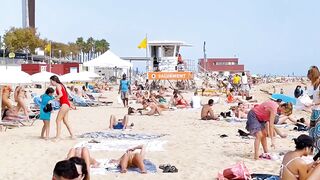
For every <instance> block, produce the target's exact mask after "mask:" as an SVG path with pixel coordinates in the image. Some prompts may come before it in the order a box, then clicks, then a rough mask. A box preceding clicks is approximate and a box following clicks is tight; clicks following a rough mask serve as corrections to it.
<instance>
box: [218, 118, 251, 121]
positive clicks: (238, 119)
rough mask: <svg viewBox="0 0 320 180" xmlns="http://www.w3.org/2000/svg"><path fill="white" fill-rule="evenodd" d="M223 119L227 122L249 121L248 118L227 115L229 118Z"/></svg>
mask: <svg viewBox="0 0 320 180" xmlns="http://www.w3.org/2000/svg"><path fill="white" fill-rule="evenodd" d="M223 120H225V121H227V122H247V121H248V119H241V118H237V117H227V118H224V119H223Z"/></svg>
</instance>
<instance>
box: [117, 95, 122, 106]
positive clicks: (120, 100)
mask: <svg viewBox="0 0 320 180" xmlns="http://www.w3.org/2000/svg"><path fill="white" fill-rule="evenodd" d="M117 102H118V104H122V99H121V96H120V95H119V96H118V97H117Z"/></svg>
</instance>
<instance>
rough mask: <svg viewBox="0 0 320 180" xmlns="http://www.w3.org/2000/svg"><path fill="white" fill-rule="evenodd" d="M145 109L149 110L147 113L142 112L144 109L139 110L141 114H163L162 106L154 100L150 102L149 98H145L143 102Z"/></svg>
mask: <svg viewBox="0 0 320 180" xmlns="http://www.w3.org/2000/svg"><path fill="white" fill-rule="evenodd" d="M142 106H143V109H146V110H148V112H147V113H145V114H144V113H142V111H139V112H140V114H141V115H148V116H152V115H161V108H160V107H159V106H158V105H157V104H156V103H154V102H150V101H148V100H144V101H143V102H142Z"/></svg>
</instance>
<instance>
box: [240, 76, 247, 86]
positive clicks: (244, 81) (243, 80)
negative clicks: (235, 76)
mask: <svg viewBox="0 0 320 180" xmlns="http://www.w3.org/2000/svg"><path fill="white" fill-rule="evenodd" d="M241 84H248V77H247V76H246V75H244V76H241Z"/></svg>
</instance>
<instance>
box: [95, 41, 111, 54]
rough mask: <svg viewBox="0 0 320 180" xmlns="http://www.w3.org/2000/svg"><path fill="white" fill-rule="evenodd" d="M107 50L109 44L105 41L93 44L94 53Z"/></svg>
mask: <svg viewBox="0 0 320 180" xmlns="http://www.w3.org/2000/svg"><path fill="white" fill-rule="evenodd" d="M108 50H109V43H108V42H107V41H106V40H105V39H101V40H96V42H95V53H97V52H99V53H101V54H102V53H104V52H106V51H108Z"/></svg>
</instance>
